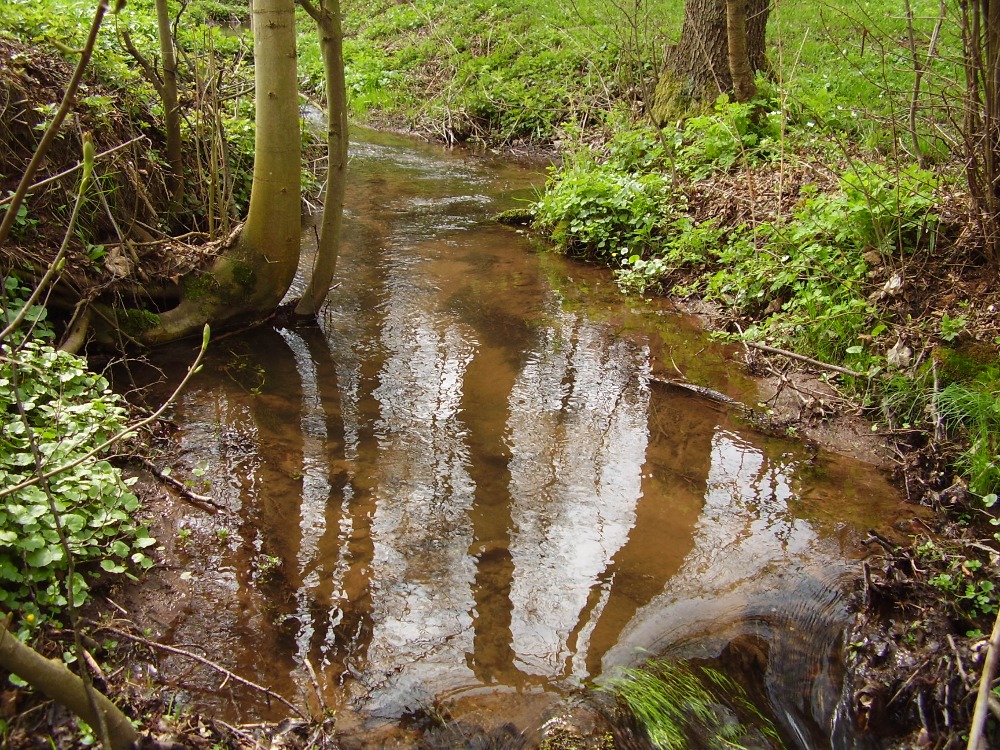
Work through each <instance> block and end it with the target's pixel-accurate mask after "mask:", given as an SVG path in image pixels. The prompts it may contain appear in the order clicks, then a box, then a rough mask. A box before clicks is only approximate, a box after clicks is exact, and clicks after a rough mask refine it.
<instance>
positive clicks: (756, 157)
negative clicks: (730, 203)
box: [675, 94, 780, 181]
mask: <svg viewBox="0 0 1000 750" xmlns="http://www.w3.org/2000/svg"><path fill="white" fill-rule="evenodd" d="M779 137H780V128H779V127H778V123H777V115H776V114H775V113H774V105H773V103H772V102H769V101H763V100H754V101H749V102H731V101H730V100H729V97H728V96H727V95H726V94H722V95H721V96H720V97H719V98H718V100H717V101H716V103H715V107H714V109H713V111H712V112H710V113H708V114H704V115H698V116H696V117H691V118H690V119H688V120H687V122H686V123H685V125H684V127H683V129H680V130H678V131H677V132H676V135H675V148H676V151H677V164H678V168H679V169H681V170H682V171H684V172H685V173H686V174H687V175H688V176H689V177H690V178H691V179H692V180H695V181H697V180H701V179H704V178H705V177H707V176H708V175H710V174H711V173H712V172H714V171H716V170H721V171H727V170H729V169H731V168H732V167H733V166H734V165H735V164H736V163H737V162H739V161H741V160H743V161H745V162H746V163H755V162H758V163H759V162H761V161H767V160H769V159H770V158H772V157H773V156H774V155H775V154H776V153H777V152H778V142H779Z"/></svg>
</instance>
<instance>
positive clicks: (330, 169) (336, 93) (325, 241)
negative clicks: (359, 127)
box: [295, 0, 348, 316]
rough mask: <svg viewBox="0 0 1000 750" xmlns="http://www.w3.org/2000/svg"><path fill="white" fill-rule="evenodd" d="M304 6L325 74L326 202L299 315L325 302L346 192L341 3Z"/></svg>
mask: <svg viewBox="0 0 1000 750" xmlns="http://www.w3.org/2000/svg"><path fill="white" fill-rule="evenodd" d="M303 7H305V8H306V10H307V12H308V13H309V15H310V16H312V17H313V19H314V20H315V21H316V29H317V31H318V32H319V37H320V52H321V53H322V55H323V68H324V73H325V75H326V106H327V119H326V127H327V132H326V149H327V161H328V164H327V173H326V199H325V201H324V202H323V224H322V226H321V228H320V235H319V244H318V246H317V248H316V260H315V262H314V264H313V270H312V275H311V277H310V280H309V285H308V286H307V287H306V290H305V292H304V293H303V294H302V299H301V300H299V303H298V305H297V306H296V308H295V313H296V315H303V316H312V315H316V313H318V312H319V310H320V308H322V306H323V303H324V302H325V301H326V297H327V294H329V291H330V285H331V283H332V282H333V274H334V272H335V271H336V269H337V255H338V254H339V252H340V227H341V224H342V219H343V215H344V193H345V192H346V189H347V144H348V135H347V87H346V85H345V82H344V49H343V47H344V44H343V42H344V33H343V28H342V26H341V19H340V0H323V2H322V3H321V5H320V6H319V7H318V8H317V7H315V6H313V5H312V4H311V3H307V2H304V3H303Z"/></svg>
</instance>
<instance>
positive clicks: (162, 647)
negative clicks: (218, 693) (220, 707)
mask: <svg viewBox="0 0 1000 750" xmlns="http://www.w3.org/2000/svg"><path fill="white" fill-rule="evenodd" d="M99 628H100V629H101V630H104V631H107V632H109V633H114V634H115V635H118V636H121V637H122V638H126V639H128V640H130V641H133V642H134V643H141V644H142V645H143V646H148V647H149V648H152V649H157V650H159V651H166V652H167V653H169V654H175V655H177V656H183V657H186V658H188V659H191V660H192V661H196V662H198V663H199V664H202V665H204V666H206V667H209V668H211V669H214V670H215V671H216V672H219V673H220V674H223V675H225V677H226V679H227V680H232V681H233V682H238V683H239V684H240V685H243V686H244V687H248V688H251V689H253V690H256V691H258V692H260V693H263V694H264V695H266V696H268V697H269V698H273V699H274V700H276V701H278V702H279V703H281V704H283V705H284V706H286V707H287V708H289V709H291V710H292V711H293V712H294V713H295V715H296V716H298V717H300V718H301V719H303V720H305V721H307V722H311V721H312V719H311V718H310V717H309V716H308V715H307V714H306V713H305V712H304V711H303V710H302V709H300V708H299V707H297V706H296V705H295V704H294V703H292V702H291V701H289V700H288V699H287V698H285V697H284V696H282V695H279V694H278V693H276V692H274V691H273V690H271V689H270V688H266V687H264V686H263V685H258V684H257V683H256V682H252V681H251V680H248V679H246V678H244V677H240V676H239V675H238V674H236V673H235V672H232V671H230V670H228V669H226V668H225V667H223V666H220V665H219V664H216V663H215V662H214V661H211V660H209V659H206V658H205V657H204V656H199V655H198V654H193V653H191V652H190V651H185V650H184V649H181V648H177V647H175V646H168V645H166V644H165V643H157V642H156V641H151V640H149V639H148V638H143V637H142V636H138V635H133V634H132V633H129V632H128V631H125V630H119V629H118V628H113V627H111V626H110V625H100V626H99Z"/></svg>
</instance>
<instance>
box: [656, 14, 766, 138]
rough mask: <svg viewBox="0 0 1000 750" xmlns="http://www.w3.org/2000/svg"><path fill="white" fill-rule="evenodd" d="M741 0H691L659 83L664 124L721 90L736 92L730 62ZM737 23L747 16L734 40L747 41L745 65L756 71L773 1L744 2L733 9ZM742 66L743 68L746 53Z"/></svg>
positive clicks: (660, 118)
mask: <svg viewBox="0 0 1000 750" xmlns="http://www.w3.org/2000/svg"><path fill="white" fill-rule="evenodd" d="M736 2H739V0H731V2H729V0H687V3H686V4H685V6H684V24H683V26H682V27H681V37H680V39H679V40H678V42H677V44H675V45H672V46H671V47H669V48H668V49H667V52H666V54H665V55H664V65H663V70H662V73H661V75H660V81H659V83H658V84H657V87H656V94H655V97H654V112H655V114H656V116H657V119H658V121H659V122H661V123H663V122H666V121H668V120H670V119H673V117H672V116H673V115H675V114H678V113H680V112H683V111H684V110H686V109H687V108H688V107H689V106H690V105H691V104H692V103H697V102H704V101H711V100H713V99H715V98H716V97H717V96H718V95H719V94H720V93H723V92H728V91H732V90H733V73H732V69H731V65H730V57H731V54H732V52H733V51H731V50H730V46H729V45H730V34H729V33H728V16H729V13H728V12H727V11H728V10H729V9H728V8H727V5H729V4H735V3H736ZM732 11H733V12H734V14H735V17H736V18H735V19H734V20H735V22H736V23H739V18H740V17H741V16H742V19H743V21H742V23H743V26H744V27H745V28H744V31H743V33H742V34H740V33H738V32H739V29H734V31H735V32H737V33H736V34H735V35H734V38H735V40H736V43H737V47H739V45H740V44H741V43H742V41H743V40H745V58H746V61H747V62H746V65H747V66H748V67H749V69H750V71H751V78H752V73H753V72H754V71H757V70H762V69H763V68H764V66H765V59H766V58H765V45H764V42H765V33H766V28H767V19H768V16H769V15H770V5H769V2H768V0H742V8H733V9H732ZM736 52H737V53H738V54H739V55H740V58H741V60H740V61H738V65H737V68H738V69H741V66H742V65H743V63H742V58H743V57H744V53H741V52H740V51H739V49H737V50H736Z"/></svg>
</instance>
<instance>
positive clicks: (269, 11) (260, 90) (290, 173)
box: [122, 0, 302, 344]
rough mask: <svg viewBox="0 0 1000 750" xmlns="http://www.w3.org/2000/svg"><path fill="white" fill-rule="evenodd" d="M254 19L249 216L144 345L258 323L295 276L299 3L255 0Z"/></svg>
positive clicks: (187, 284)
mask: <svg viewBox="0 0 1000 750" xmlns="http://www.w3.org/2000/svg"><path fill="white" fill-rule="evenodd" d="M252 18H253V36H254V83H255V85H256V93H255V107H256V126H257V127H256V139H255V141H254V169H253V183H252V186H251V189H250V209H249V213H248V215H247V220H246V223H245V224H244V225H243V227H242V228H241V230H240V232H239V235H238V236H237V237H236V238H235V239H234V241H233V242H232V244H231V245H230V246H229V247H228V248H226V249H224V250H223V252H222V254H221V255H220V256H219V257H218V259H217V260H216V261H215V263H214V264H213V265H212V267H211V268H210V269H209V270H207V271H205V272H203V273H201V274H197V275H194V276H192V277H189V278H187V279H185V280H184V281H183V282H182V288H183V297H182V299H181V302H180V303H179V304H178V305H177V307H175V308H173V309H172V310H168V311H167V312H165V313H163V314H162V315H160V316H158V319H157V322H156V325H155V326H154V327H153V328H151V329H149V330H146V331H142V332H139V333H138V334H137V335H136V338H138V339H139V340H140V341H141V342H143V343H146V344H160V343H164V342H167V341H172V340H175V339H178V338H182V337H185V336H193V335H198V334H200V333H201V330H202V327H203V326H204V324H205V323H210V324H212V325H219V324H227V323H253V322H256V321H258V320H260V319H262V318H265V317H267V316H268V315H269V314H271V313H272V312H273V311H274V309H275V308H276V307H277V306H278V303H279V302H281V299H282V297H284V295H285V292H286V291H288V287H289V286H290V285H291V283H292V279H293V278H295V272H296V270H297V268H298V262H299V243H300V239H301V222H302V219H301V168H302V167H301V136H300V133H299V101H298V78H297V66H296V62H297V58H296V50H295V4H294V2H293V0H254V6H253V15H252ZM122 323H124V321H123V322H122ZM123 327H124V326H123Z"/></svg>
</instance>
